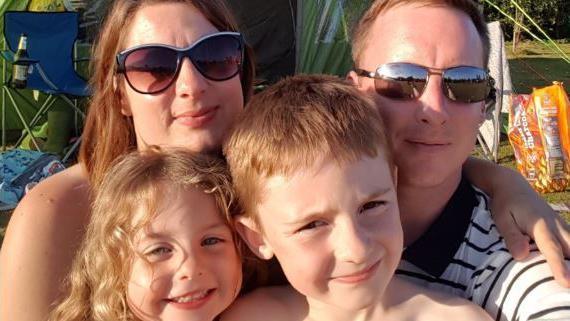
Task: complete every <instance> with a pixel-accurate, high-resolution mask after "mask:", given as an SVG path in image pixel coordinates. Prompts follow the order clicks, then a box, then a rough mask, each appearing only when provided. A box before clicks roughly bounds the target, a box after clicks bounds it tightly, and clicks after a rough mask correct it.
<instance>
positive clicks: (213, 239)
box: [201, 237, 224, 246]
mask: <svg viewBox="0 0 570 321" xmlns="http://www.w3.org/2000/svg"><path fill="white" fill-rule="evenodd" d="M222 242H224V240H223V239H221V238H219V237H207V238H205V239H203V240H202V243H201V245H202V246H212V245H216V244H218V243H222Z"/></svg>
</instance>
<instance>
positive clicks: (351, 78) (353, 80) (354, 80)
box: [346, 70, 360, 87]
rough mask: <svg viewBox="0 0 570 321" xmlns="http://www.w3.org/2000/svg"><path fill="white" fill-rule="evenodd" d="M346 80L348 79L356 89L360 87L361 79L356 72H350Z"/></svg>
mask: <svg viewBox="0 0 570 321" xmlns="http://www.w3.org/2000/svg"><path fill="white" fill-rule="evenodd" d="M346 79H348V80H349V81H350V82H351V83H352V84H353V85H354V86H356V87H360V81H359V79H360V78H359V77H358V75H357V74H356V72H354V70H351V71H349V72H348V74H346Z"/></svg>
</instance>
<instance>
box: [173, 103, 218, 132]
mask: <svg viewBox="0 0 570 321" xmlns="http://www.w3.org/2000/svg"><path fill="white" fill-rule="evenodd" d="M218 109H219V106H214V107H211V108H205V109H202V110H199V111H195V112H186V113H183V114H180V115H177V116H176V117H175V118H176V121H177V122H178V123H180V124H182V125H185V126H188V127H190V128H200V127H204V126H206V125H207V124H208V123H210V122H211V121H212V120H213V119H214V117H216V113H217V111H218Z"/></svg>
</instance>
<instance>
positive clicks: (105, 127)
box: [79, 0, 255, 188]
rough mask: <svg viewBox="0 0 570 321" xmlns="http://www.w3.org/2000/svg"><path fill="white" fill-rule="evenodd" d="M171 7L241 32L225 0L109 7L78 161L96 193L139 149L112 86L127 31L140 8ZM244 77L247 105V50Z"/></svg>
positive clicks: (136, 1)
mask: <svg viewBox="0 0 570 321" xmlns="http://www.w3.org/2000/svg"><path fill="white" fill-rule="evenodd" d="M169 2H173V3H187V4H189V5H192V6H194V7H195V8H197V9H198V10H199V11H200V12H201V13H202V14H203V15H204V16H205V17H206V19H208V20H209V21H210V22H211V23H212V24H213V25H214V26H215V27H216V28H217V29H218V30H220V31H237V24H236V22H235V20H234V18H233V16H232V15H231V13H230V11H229V9H228V8H227V6H226V5H225V3H224V2H223V1H222V0H117V1H115V2H114V3H113V4H112V5H111V7H110V8H109V11H108V14H107V17H106V19H105V22H104V23H103V26H102V28H101V30H100V32H99V37H98V40H97V42H96V45H95V46H94V48H95V49H94V52H93V60H92V62H91V70H92V71H93V76H92V78H91V82H90V85H91V88H92V90H93V97H92V98H91V102H90V104H89V110H88V114H87V119H86V121H85V128H84V130H83V136H82V139H83V142H82V144H81V149H80V151H79V161H80V163H81V164H82V165H83V166H84V167H85V169H86V171H87V174H88V177H89V181H90V183H91V186H92V187H94V188H97V186H98V185H99V183H100V181H101V179H102V177H103V175H104V174H105V172H106V171H107V170H108V169H109V167H110V166H111V164H112V163H113V162H114V161H115V159H116V158H117V157H119V156H121V155H123V154H125V153H127V152H129V151H132V150H135V149H136V138H135V132H134V127H133V123H132V120H131V118H129V117H126V116H124V115H123V114H122V113H121V100H122V98H121V95H122V93H121V86H116V85H114V83H115V70H116V67H117V66H116V65H117V63H116V59H115V55H116V54H117V53H118V52H119V51H120V50H123V49H125V48H123V46H124V43H125V40H126V35H127V32H126V30H130V25H131V23H132V20H133V18H134V16H135V14H136V13H137V12H138V10H139V9H140V8H142V7H144V6H147V5H152V4H156V3H169ZM240 77H241V86H242V90H243V97H244V105H245V103H246V102H247V101H248V100H249V98H250V97H251V93H252V85H253V79H254V77H255V71H254V62H253V51H252V50H251V49H250V48H249V47H247V46H246V52H245V57H244V64H243V68H242V71H241V75H240ZM123 99H124V98H123Z"/></svg>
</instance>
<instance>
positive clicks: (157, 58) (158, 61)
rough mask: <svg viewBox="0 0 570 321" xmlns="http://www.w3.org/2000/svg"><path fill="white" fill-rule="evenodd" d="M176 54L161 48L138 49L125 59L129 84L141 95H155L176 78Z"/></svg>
mask: <svg viewBox="0 0 570 321" xmlns="http://www.w3.org/2000/svg"><path fill="white" fill-rule="evenodd" d="M176 64H177V53H176V51H174V50H172V49H168V48H162V47H148V48H140V49H137V50H135V51H132V52H131V53H130V54H129V55H128V56H127V58H126V59H125V70H126V72H125V74H126V77H127V80H128V82H129V84H130V85H131V86H132V87H133V88H134V89H135V90H137V91H140V92H143V93H156V92H159V91H161V90H164V89H165V88H166V87H168V86H169V85H170V83H171V82H172V80H173V79H174V77H175V76H176Z"/></svg>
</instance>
